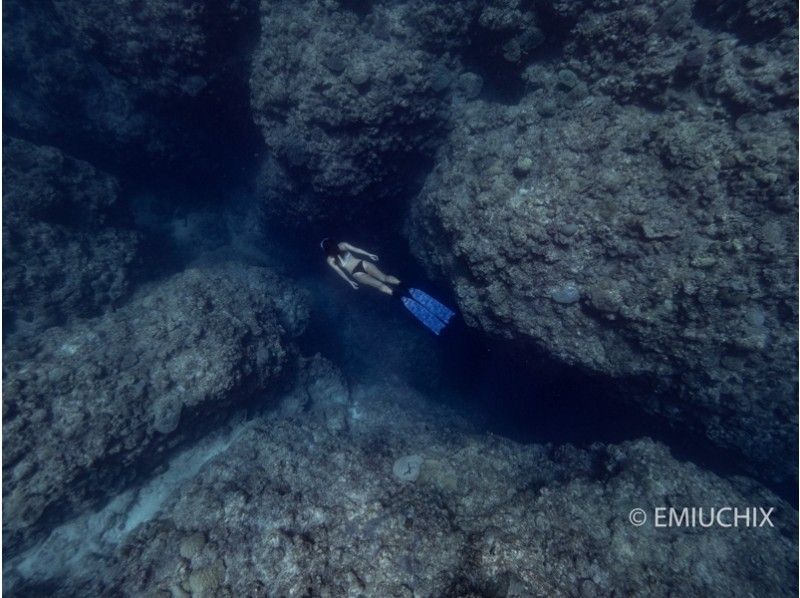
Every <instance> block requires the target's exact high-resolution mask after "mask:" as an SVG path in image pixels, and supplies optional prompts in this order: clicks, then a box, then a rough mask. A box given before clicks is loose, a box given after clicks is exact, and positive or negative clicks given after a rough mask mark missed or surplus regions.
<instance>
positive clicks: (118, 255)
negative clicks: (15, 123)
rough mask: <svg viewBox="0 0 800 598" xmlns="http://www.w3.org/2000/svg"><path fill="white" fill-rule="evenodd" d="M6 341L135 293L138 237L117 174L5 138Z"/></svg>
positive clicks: (85, 314) (91, 312)
mask: <svg viewBox="0 0 800 598" xmlns="http://www.w3.org/2000/svg"><path fill="white" fill-rule="evenodd" d="M3 153H4V161H3V323H4V324H5V330H4V339H8V338H10V337H12V336H21V337H26V336H29V335H32V334H36V333H38V332H41V331H42V330H43V329H45V328H47V327H50V326H54V325H59V324H63V323H65V322H66V321H69V320H72V319H74V318H77V317H88V316H95V315H98V314H99V313H100V311H101V310H102V309H103V308H104V307H107V306H112V305H115V304H118V303H119V302H120V301H121V300H122V299H124V298H125V297H126V296H127V294H128V293H129V292H130V278H131V273H132V271H133V270H134V269H135V267H136V265H137V258H138V244H139V234H138V233H137V232H136V231H135V230H134V228H133V222H132V217H131V214H130V211H129V210H128V207H127V205H125V203H124V202H123V201H122V200H121V199H120V196H119V185H118V182H117V180H116V179H114V178H113V177H111V176H109V175H107V174H105V173H103V172H100V171H98V170H96V169H95V168H94V167H92V166H91V165H90V164H88V163H86V162H83V161H81V160H76V159H74V158H71V157H69V156H66V155H65V154H63V153H62V152H60V151H59V150H57V149H56V148H53V147H48V146H39V145H34V144H32V143H28V142H26V141H22V140H20V139H15V138H13V137H5V138H4V139H3Z"/></svg>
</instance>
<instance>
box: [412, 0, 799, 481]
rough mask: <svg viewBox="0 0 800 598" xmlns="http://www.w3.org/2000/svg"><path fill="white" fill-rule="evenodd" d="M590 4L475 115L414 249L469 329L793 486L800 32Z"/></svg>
mask: <svg viewBox="0 0 800 598" xmlns="http://www.w3.org/2000/svg"><path fill="white" fill-rule="evenodd" d="M573 18H574V19H575V22H574V24H573V29H572V34H571V35H570V36H568V37H567V39H568V42H567V43H566V45H565V50H564V58H563V60H562V62H561V63H560V64H555V65H547V66H545V65H542V64H537V65H531V66H530V67H528V68H527V69H526V70H525V72H524V73H523V77H524V79H525V80H526V82H527V86H528V91H527V92H526V94H525V95H524V97H523V98H522V99H521V100H520V101H519V102H518V103H517V104H515V105H512V106H505V105H500V104H498V103H496V102H486V101H474V102H470V103H468V104H467V105H465V106H464V107H463V109H462V111H461V113H460V117H459V119H457V120H455V121H454V126H453V130H452V132H451V134H450V136H449V139H448V141H447V142H446V143H445V144H444V145H443V146H442V148H440V150H439V152H438V154H437V157H436V166H435V168H434V171H433V173H432V175H431V176H430V177H429V178H428V180H427V181H426V184H425V186H424V188H423V190H422V192H421V193H420V194H419V196H418V198H417V200H416V201H415V203H414V207H413V211H412V215H411V218H410V225H411V226H410V239H411V244H412V248H413V250H414V252H415V253H416V255H417V256H418V257H419V258H420V259H421V260H422V261H424V262H425V263H427V264H428V266H429V270H430V271H431V272H432V273H434V274H437V275H439V276H443V277H445V278H447V279H449V280H450V281H451V283H452V286H453V288H454V290H455V293H456V295H457V297H458V301H459V307H460V308H461V310H462V312H463V313H464V316H465V319H466V320H467V322H468V323H469V324H470V325H472V326H476V327H479V328H481V329H483V330H486V331H488V332H491V333H493V334H496V335H500V336H504V337H507V338H512V339H518V340H524V341H530V342H532V343H534V344H535V345H537V346H538V347H540V348H544V349H545V350H546V351H547V352H548V353H549V354H551V355H553V356H555V357H557V358H558V359H561V360H563V361H565V362H567V363H571V364H576V365H580V366H582V367H586V368H589V369H591V370H593V371H596V372H600V373H603V374H607V375H610V376H613V377H616V378H619V379H631V378H635V379H637V380H639V381H640V384H639V386H640V387H643V388H644V390H642V391H641V392H638V393H637V392H634V391H632V392H631V393H630V394H631V395H632V396H631V399H632V400H633V401H635V402H636V403H637V404H638V405H640V406H642V407H643V408H644V409H646V410H649V411H652V412H655V413H658V414H661V415H664V416H666V417H667V418H669V419H671V420H672V421H673V422H675V423H676V424H677V425H680V426H689V427H691V428H694V429H698V430H701V431H703V432H704V433H705V434H706V435H707V436H708V437H709V438H710V439H711V440H712V441H713V442H714V443H716V444H717V445H719V446H721V447H725V448H730V449H733V450H735V451H737V452H738V453H739V454H740V455H741V458H742V459H743V460H744V461H745V462H746V463H747V464H748V466H749V467H750V468H751V471H753V472H754V473H756V474H757V475H763V476H765V477H768V478H770V479H772V480H778V481H781V480H783V481H787V480H790V479H792V478H793V477H796V471H795V463H794V459H792V458H790V457H789V456H791V455H793V454H795V451H796V444H797V417H796V414H797V402H796V399H797V364H796V344H797V329H796V326H795V323H796V320H797V281H796V276H795V265H796V239H797V181H796V171H797V153H796V151H795V150H796V145H797V136H796V125H797V121H796V118H797V117H796V111H795V110H794V109H793V108H789V106H793V105H794V104H795V103H796V100H797V90H796V86H795V78H796V77H795V75H793V74H792V73H793V72H794V73H796V44H795V43H794V41H793V40H796V27H795V25H794V24H792V23H791V22H789V21H787V20H784V21H783V23H784V27H783V28H781V30H780V31H779V32H773V33H772V34H771V35H767V36H765V37H763V38H762V39H759V40H757V42H756V43H752V44H740V43H739V38H738V37H737V34H736V32H733V33H728V32H724V31H709V30H707V29H705V28H704V27H703V26H701V23H698V22H697V21H696V20H695V19H696V18H699V17H697V15H695V14H693V13H691V11H689V10H688V8H687V7H686V6H684V5H683V4H682V3H673V4H669V6H667V4H666V3H662V4H659V3H654V4H649V5H646V6H644V5H643V6H638V5H637V6H636V7H633V6H630V7H620V8H615V9H613V10H610V11H600V10H595V9H592V8H587V9H586V10H584V11H582V12H581V13H580V15H579V16H577V17H573ZM735 65H738V66H735ZM734 66H735V68H734ZM653 107H657V108H658V110H653ZM792 256H794V258H793V257H792ZM635 386H636V385H634V387H635ZM776 453H777V454H781V455H785V456H787V458H785V459H784V458H781V459H775V454H776Z"/></svg>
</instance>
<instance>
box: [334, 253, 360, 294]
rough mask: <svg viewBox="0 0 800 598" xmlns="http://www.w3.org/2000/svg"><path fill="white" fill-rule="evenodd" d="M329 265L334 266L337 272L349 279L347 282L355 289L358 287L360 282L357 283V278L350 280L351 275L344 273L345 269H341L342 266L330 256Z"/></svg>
mask: <svg viewBox="0 0 800 598" xmlns="http://www.w3.org/2000/svg"><path fill="white" fill-rule="evenodd" d="M328 265H329V266H330V267H331V268H333V269H334V271H335V272H336V273H337V274H338V275H339V276H341V277H342V278H344V279H345V280H346V281H347V284H349V285H350V286H351V287H353V288H354V289H357V288H358V283H357V282H356V281H355V280H350V277H349V276H347V274H345V273H344V270H342V269H341V268H340V267H339V266H338V265H336V260H334V259H333V258H332V257H329V258H328Z"/></svg>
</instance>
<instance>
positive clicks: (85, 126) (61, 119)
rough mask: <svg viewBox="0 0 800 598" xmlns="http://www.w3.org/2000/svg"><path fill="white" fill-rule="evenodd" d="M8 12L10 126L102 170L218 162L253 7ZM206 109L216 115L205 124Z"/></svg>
mask: <svg viewBox="0 0 800 598" xmlns="http://www.w3.org/2000/svg"><path fill="white" fill-rule="evenodd" d="M5 8H6V10H5V11H4V12H3V23H4V26H5V28H6V29H7V30H9V31H13V32H14V35H11V36H8V37H7V38H6V39H4V41H3V54H4V56H5V57H6V63H7V65H8V68H7V69H6V72H5V74H4V81H5V82H6V84H7V85H8V87H9V89H11V90H12V91H11V92H10V93H8V94H5V95H4V97H3V107H4V111H5V119H6V121H5V125H6V132H12V133H13V134H15V135H18V136H21V137H25V138H28V139H32V140H36V141H38V142H42V143H48V144H53V145H56V146H58V147H61V148H64V149H68V150H70V151H73V152H74V151H75V150H80V151H81V152H82V154H81V155H82V157H86V158H89V159H90V160H91V161H93V162H96V163H100V164H103V165H104V166H106V167H109V166H112V165H113V166H115V167H119V166H120V165H124V167H128V166H130V164H131V163H135V164H137V166H139V167H141V166H143V165H146V166H147V167H148V168H152V169H154V170H156V171H158V170H162V171H163V170H164V169H165V164H180V165H183V163H184V161H187V160H194V162H195V163H197V162H198V161H200V160H209V161H210V163H211V164H212V165H213V164H214V163H215V161H219V160H220V157H219V155H217V154H214V153H213V151H214V149H215V148H216V147H218V146H220V145H221V144H222V141H224V139H225V136H226V135H225V133H226V131H230V130H236V128H237V126H238V120H237V118H238V114H236V115H233V114H234V113H235V112H236V110H238V108H239V103H240V100H239V99H238V98H237V97H236V95H235V89H236V86H237V84H238V85H239V86H240V87H241V89H242V100H245V101H246V97H245V95H244V89H245V84H244V77H242V76H241V75H240V70H241V69H242V68H243V66H242V64H243V63H244V61H246V57H245V56H243V54H242V52H241V49H242V46H244V45H246V44H247V43H248V42H249V35H250V32H251V31H252V26H251V23H252V22H253V19H254V16H253V15H254V13H253V11H252V3H250V2H247V1H244V2H239V1H233V0H218V1H217V0H215V1H213V2H200V1H177V0H174V1H173V0H170V1H162V0H145V1H143V2H141V1H132V0H118V1H114V2H102V1H95V0H90V1H88V2H79V1H78V2H76V1H73V0H55V1H53V2H36V3H30V2H24V1H20V0H10V1H9V2H8V3H7V4H6V7H5ZM220 90H223V91H222V92H220ZM212 106H213V113H214V118H213V119H208V120H203V119H206V115H205V113H204V111H205V110H209V111H211V110H212V108H211V107H212ZM243 116H245V117H246V113H245V114H244V115H243ZM245 120H247V119H246V118H245ZM217 125H219V126H217ZM208 154H212V158H215V159H216V160H214V159H209V156H208Z"/></svg>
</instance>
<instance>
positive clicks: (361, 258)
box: [320, 237, 455, 335]
mask: <svg viewBox="0 0 800 598" xmlns="http://www.w3.org/2000/svg"><path fill="white" fill-rule="evenodd" d="M320 247H322V251H324V252H325V261H327V262H328V265H329V266H330V267H331V268H333V270H335V271H336V273H337V274H338V275H339V276H341V277H342V278H344V279H345V280H346V281H347V282H348V284H350V286H351V287H353V288H354V289H358V287H359V284H364V285H367V286H369V287H372V288H374V289H377V290H379V291H380V292H382V293H385V294H387V295H391V296H392V297H395V298H397V299H399V300H400V302H401V303H402V304H403V305H404V306H405V308H406V309H407V310H408V311H409V312H411V313H412V314H413V315H414V317H415V318H417V320H419V321H420V322H422V323H423V324H424V325H425V326H426V327H427V328H428V329H429V330H430V331H431V332H433V333H434V334H437V335H438V334H439V333H441V331H442V330H443V329H444V327H445V326H447V324H448V323H449V322H450V319H451V318H452V317H453V316H454V315H455V313H454V312H453V311H452V310H451V309H450V308H448V307H446V306H444V305H442V304H441V303H439V302H438V301H436V299H434V298H433V297H431V296H430V295H428V294H427V293H425V292H423V291H420V290H419V289H414V288H409V287H406V286H405V285H403V284H402V283H401V282H400V279H399V278H397V277H396V276H390V275H388V274H384V273H383V272H381V270H380V269H379V268H378V267H377V266H376V265H375V264H373V263H372V262H377V261H378V256H377V255H375V254H374V253H369V252H368V251H364V250H363V249H359V248H358V247H356V246H354V245H351V244H350V243H345V242H338V241H336V240H334V239H331V238H330V237H326V238H325V239H323V240H322V242H321V243H320Z"/></svg>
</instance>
